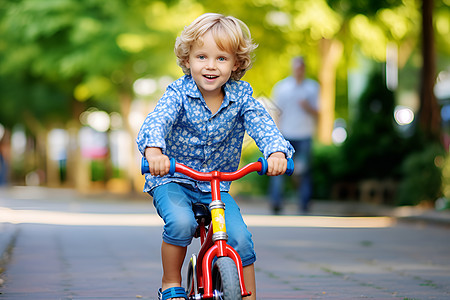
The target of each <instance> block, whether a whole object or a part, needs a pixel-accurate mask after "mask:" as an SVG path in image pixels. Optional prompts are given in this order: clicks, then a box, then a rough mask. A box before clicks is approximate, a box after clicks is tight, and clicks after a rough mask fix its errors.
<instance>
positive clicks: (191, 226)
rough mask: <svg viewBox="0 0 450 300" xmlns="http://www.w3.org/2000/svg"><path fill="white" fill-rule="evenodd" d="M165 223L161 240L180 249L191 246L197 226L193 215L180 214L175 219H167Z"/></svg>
mask: <svg viewBox="0 0 450 300" xmlns="http://www.w3.org/2000/svg"><path fill="white" fill-rule="evenodd" d="M165 222H166V224H165V225H164V232H163V240H164V241H165V242H166V243H168V244H172V245H176V246H182V247H186V246H188V245H190V244H191V242H192V237H193V236H194V233H195V230H196V229H197V225H198V224H197V221H196V220H195V218H194V215H193V214H184V215H181V214H180V215H178V216H176V217H175V218H169V217H168V218H166V221H165Z"/></svg>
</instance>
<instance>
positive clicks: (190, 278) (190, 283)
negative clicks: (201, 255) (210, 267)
mask: <svg viewBox="0 0 450 300" xmlns="http://www.w3.org/2000/svg"><path fill="white" fill-rule="evenodd" d="M196 268H197V256H196V255H195V254H193V255H192V257H191V259H190V260H189V265H188V269H187V276H186V293H187V295H188V296H189V295H190V294H191V293H195V288H196V287H195V285H196V284H197V280H196V278H195V277H196V276H197V275H196Z"/></svg>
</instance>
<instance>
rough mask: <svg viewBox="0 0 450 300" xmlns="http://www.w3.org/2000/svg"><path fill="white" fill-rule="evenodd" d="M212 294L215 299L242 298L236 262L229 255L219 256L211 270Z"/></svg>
mask: <svg viewBox="0 0 450 300" xmlns="http://www.w3.org/2000/svg"><path fill="white" fill-rule="evenodd" d="M212 280H213V282H212V283H213V290H214V294H216V295H218V297H217V299H222V300H242V295H241V286H240V284H239V275H238V271H237V267H236V264H235V263H234V261H233V260H232V259H231V258H229V257H219V258H218V259H217V260H216V262H215V263H214V266H213V272H212Z"/></svg>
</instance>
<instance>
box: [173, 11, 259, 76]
mask: <svg viewBox="0 0 450 300" xmlns="http://www.w3.org/2000/svg"><path fill="white" fill-rule="evenodd" d="M207 31H210V32H211V33H212V36H213V38H214V40H215V41H216V43H217V46H218V47H219V49H220V50H222V51H226V52H228V53H234V54H235V55H236V61H237V64H238V68H237V70H236V71H233V72H232V73H231V79H233V80H240V79H241V78H242V76H244V74H245V72H246V71H247V70H249V69H250V68H251V66H252V54H253V51H254V50H255V49H256V47H257V46H258V45H256V44H254V43H253V41H252V38H251V35H250V30H249V29H248V27H247V25H246V24H245V23H244V22H242V21H241V20H239V19H237V18H235V17H232V16H228V17H226V16H224V15H221V14H216V13H206V14H203V15H201V16H200V17H198V18H197V19H195V20H194V21H193V22H192V23H191V24H190V25H189V26H186V27H185V28H184V30H183V31H182V32H181V34H180V36H179V37H177V39H176V42H175V54H176V56H177V64H178V65H179V66H180V67H181V69H182V70H183V72H184V74H186V75H190V74H191V71H190V69H189V68H188V67H186V64H187V62H188V60H189V53H190V51H191V47H192V45H193V44H194V43H196V42H200V43H202V37H203V36H204V34H205V33H206V32H207Z"/></svg>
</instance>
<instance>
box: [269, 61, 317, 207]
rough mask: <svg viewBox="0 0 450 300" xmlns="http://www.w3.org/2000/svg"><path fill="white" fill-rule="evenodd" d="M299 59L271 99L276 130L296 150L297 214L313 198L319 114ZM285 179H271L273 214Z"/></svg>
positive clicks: (313, 86) (314, 92)
mask: <svg viewBox="0 0 450 300" xmlns="http://www.w3.org/2000/svg"><path fill="white" fill-rule="evenodd" d="M305 68H306V66H305V62H304V60H303V58H302V57H295V58H293V60H292V75H291V76H289V77H287V78H285V79H283V80H281V81H280V82H278V83H277V84H276V85H275V86H274V89H273V98H274V101H275V104H276V106H277V107H278V109H279V110H280V113H281V114H280V118H279V121H278V127H279V129H280V131H281V132H282V134H283V136H284V137H285V138H286V139H287V140H289V141H290V143H291V144H292V146H293V147H294V149H295V153H294V163H295V171H294V175H293V176H294V177H295V180H296V181H297V183H298V197H299V209H300V212H302V213H306V212H308V209H309V204H310V199H311V196H312V178H311V148H312V143H313V136H314V134H315V131H316V127H317V119H318V114H319V101H318V98H319V91H320V87H319V84H318V83H317V82H316V81H315V80H313V79H309V78H306V76H305ZM285 179H286V178H285V176H277V177H273V178H271V182H270V197H271V206H272V210H273V212H274V213H275V214H278V213H280V211H281V209H282V204H283V199H282V198H283V189H284V181H285Z"/></svg>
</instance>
